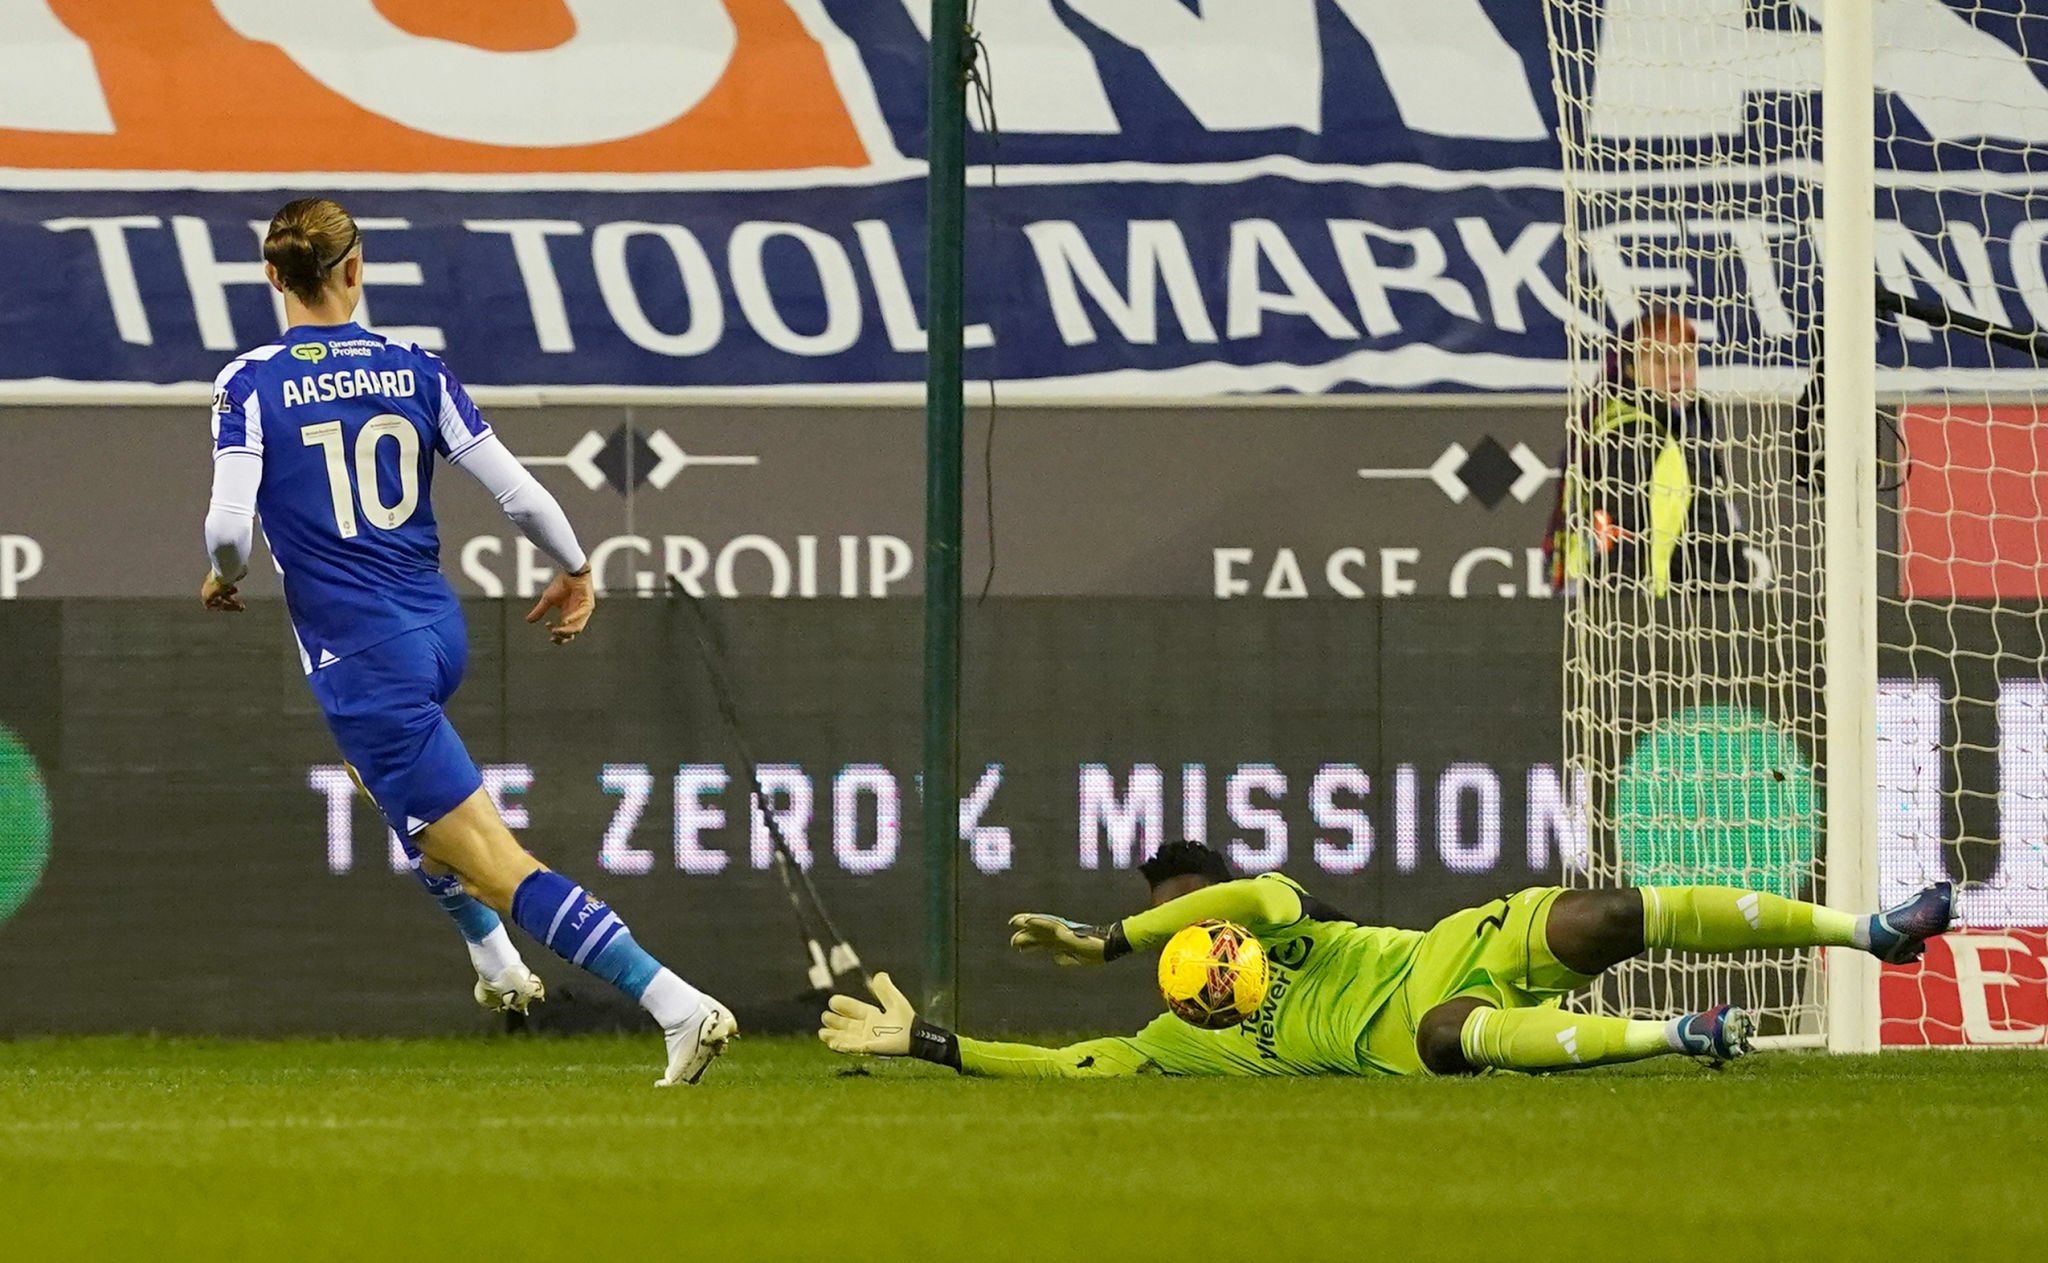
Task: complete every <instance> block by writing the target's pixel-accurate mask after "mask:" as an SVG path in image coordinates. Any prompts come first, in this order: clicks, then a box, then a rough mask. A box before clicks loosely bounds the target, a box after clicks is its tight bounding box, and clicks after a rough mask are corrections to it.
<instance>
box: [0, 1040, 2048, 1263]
mask: <svg viewBox="0 0 2048 1263" xmlns="http://www.w3.org/2000/svg"><path fill="white" fill-rule="evenodd" d="M656 1052H657V1049H656V1047H655V1042H654V1041H653V1040H652V1039H643V1040H617V1039H582V1040H435V1041H405V1042H294V1043H277V1044H254V1043H229V1042H210V1041H168V1040H166V1041H153V1040H137V1039H94V1040H47V1041H40V1040H39V1041H26V1042H21V1043H14V1044H0V1215H4V1219H0V1231H4V1232H6V1234H7V1241H6V1244H5V1246H0V1257H8V1258H20V1259H36V1260H49V1259H62V1258H91V1259H131V1258H133V1259H144V1258H146V1259H181V1258H193V1259H340V1258H348V1259H365V1260H370V1259H390V1258H452V1259H461V1260H465V1261H468V1260H475V1261H479V1263H481V1261H483V1260H492V1259H499V1258H515V1259H528V1258H550V1259H561V1260H573V1261H575V1263H585V1261H587V1263H608V1261H609V1260H614V1259H656V1258H659V1259H663V1260H675V1261H679V1263H681V1261H688V1260H693V1259H698V1258H711V1259H735V1260H740V1259H777V1258H791V1259H818V1260H831V1259H845V1260H850V1261H858V1263H870V1261H872V1263H884V1261H887V1260H895V1259H916V1260H924V1261H929V1263H940V1261H943V1260H951V1259H1004V1260H1046V1261H1047V1263H1067V1261H1068V1260H1085V1261H1095V1260H1100V1261H1102V1263H1125V1261H1128V1260H1133V1259H1151V1258H1177V1259H1184V1260H1186V1259H1210V1258H1215V1259H1263V1258H1282V1257H1287V1256H1289V1255H1291V1254H1299V1255H1301V1256H1302V1257H1304V1258H1320V1259H1484V1260H1488V1261H1489V1263H1505V1261H1506V1260H1514V1259H1524V1258H1536V1259H1547V1258H1560V1259H1571V1260H1578V1261H1582V1263H1583V1261H1585V1260H1593V1259H1604V1258H1626V1259H1632V1260H1640V1261H1648V1260H1656V1259H1666V1258H1679V1257H1687V1258H1701V1259H1709V1260H1735V1259H1741V1258H1774V1259H1775V1258H1788V1259H1819V1258H1856V1259H1859V1260H1885V1259H1894V1258H1900V1257H1906V1258H1916V1259H1917V1258H1929V1257H1932V1258H1976V1259H1994V1258H1996V1259H2006V1258H2027V1257H2033V1258H2039V1257H2043V1255H2042V1250H2043V1249H2044V1248H2048V1184H2044V1182H2043V1177H2044V1174H2048V1165H2044V1159H2048V1057H2044V1056H2043V1055H2042V1054H2039V1053H2027V1052H2006V1053H1931V1054H1900V1053H1893V1054H1887V1055H1885V1056H1883V1057H1879V1058H1867V1059H1829V1058H1825V1057H1821V1056H1813V1055H1797V1054H1777V1055H1764V1056H1759V1057H1757V1058H1756V1059H1754V1060H1753V1061H1750V1062H1748V1063H1745V1064H1742V1065H1740V1066H1737V1067H1735V1068H1732V1069H1730V1070H1727V1071H1724V1072H1722V1073H1719V1074H1713V1073H1708V1072H1706V1071H1704V1070H1701V1069H1699V1068H1696V1067H1694V1066H1693V1065H1691V1064H1689V1063H1682V1062H1675V1061H1666V1062H1657V1063H1647V1064H1645V1065H1642V1066H1638V1067H1632V1068H1629V1069H1626V1070H1621V1071H1594V1072H1587V1073H1580V1074H1576V1075H1561V1076H1555V1077H1551V1078H1545V1079H1534V1078H1521V1077H1514V1076H1497V1077H1493V1078H1489V1079H1484V1080H1477V1081H1438V1080H1337V1079H1319V1080H1203V1081H1193V1080H1166V1079H1157V1078H1147V1079H1141V1080H1130V1081H1125V1082H1112V1083H1030V1082H1003V1083H998V1082H989V1081H979V1080H961V1079H958V1078H956V1077H955V1076H954V1075H953V1074H952V1073H951V1072H948V1071H939V1070H935V1069H933V1068H931V1067H927V1066H921V1065H896V1064H889V1065H874V1066H873V1073H872V1074H868V1075H863V1076H858V1077H844V1076H842V1075H841V1074H840V1073H839V1072H840V1071H842V1070H844V1069H845V1068H846V1067H847V1066H848V1064H849V1063H846V1062H843V1061H840V1060H838V1059H835V1058H832V1057H831V1056H830V1054H827V1053H825V1052H824V1051H823V1050H822V1049H820V1048H819V1047H817V1046H816V1045H815V1044H811V1043H808V1042H806V1041H792V1040H752V1041H743V1042H742V1043H741V1044H739V1045H736V1046H735V1049H734V1051H733V1052H732V1053H731V1054H730V1055H729V1056H728V1057H727V1058H726V1059H725V1060H724V1061H723V1062H721V1063H720V1064H719V1065H718V1066H717V1067H716V1069H715V1070H714V1071H713V1073H712V1076H711V1077H710V1078H709V1079H707V1080H706V1082H705V1084H704V1085H703V1086H701V1087H698V1088H696V1089H691V1090H684V1091H675V1090H669V1091H659V1092H657V1091H656V1090H655V1089H654V1088H653V1087H651V1086H650V1083H651V1081H652V1080H653V1078H654V1077H655V1074H656V1066H655V1061H656V1055H655V1054H656ZM870 1064H872V1063H870Z"/></svg>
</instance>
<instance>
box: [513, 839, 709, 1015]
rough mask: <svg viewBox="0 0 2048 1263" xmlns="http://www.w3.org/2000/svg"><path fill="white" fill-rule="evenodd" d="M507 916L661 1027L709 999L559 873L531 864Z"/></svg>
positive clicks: (600, 902) (594, 898)
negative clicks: (628, 998) (631, 1000)
mask: <svg viewBox="0 0 2048 1263" xmlns="http://www.w3.org/2000/svg"><path fill="white" fill-rule="evenodd" d="M512 919H513V920H514V921H515V922H517V923H518V925H519V928H520V929H522V930H525V931H526V932H527V933H528V934H531V935H533V937H535V938H537V939H539V940H540V941H541V942H542V943H544V944H546V945H547V947H548V950H550V951H552V952H554V953H555V954H556V955H557V956H560V957H561V958H562V959H563V960H566V961H568V962H569V963H570V964H572V965H575V966H578V967H579V968H582V969H586V970H588V971H589V972H591V973H593V974H596V975H597V976H598V977H600V978H602V979H604V980H605V981H606V982H609V983H611V984H612V985H613V986H615V987H617V988H618V989H619V990H621V991H623V992H625V993H626V994H627V995H629V996H632V997H633V998H634V999H635V1000H638V1001H639V1002H640V1004H641V1007H643V1008H645V1009H646V1010H647V1011H648V1013H650V1014H652V1015H653V1017H654V1020H655V1021H656V1022H658V1023H659V1024H661V1026H663V1027H664V1028H666V1027H670V1026H674V1025H676V1024H677V1023H680V1022H683V1021H686V1020H688V1019H689V1018H690V1017H691V1016H692V1015H694V1014H696V1013H697V1012H698V1011H699V1010H700V1009H702V1008H703V1007H704V1006H705V1005H706V1004H708V1003H709V1000H708V999H707V998H706V997H705V995H704V993H703V992H701V991H699V990H697V989H696V988H695V987H693V986H691V985H690V984H689V983H687V982H684V981H683V980H682V979H681V978H679V977H677V976H676V975H675V974H674V973H672V972H670V971H669V970H667V969H664V968H662V966H661V962H660V961H658V960H656V959H654V957H652V956H650V955H648V954H647V951H646V949H645V948H642V947H641V946H640V944H638V943H636V942H634V941H633V935H632V933H631V932H630V931H629V930H627V929H626V923H625V922H624V921H621V920H620V919H619V914H618V913H616V912H613V911H612V910H611V908H610V907H609V906H607V905H606V903H605V901H604V900H602V899H599V898H598V897H597V896H596V895H593V894H591V893H590V892H589V891H587V890H585V889H584V888H583V887H581V886H579V885H577V884H576V883H575V882H573V881H570V880H569V879H568V878H567V877H564V876H562V875H561V874H560V873H556V872H551V871H549V870H548V869H545V868H542V869H536V870H535V871H534V872H532V873H531V874H529V875H528V876H527V878H526V880H525V881H523V882H520V883H519V889H518V890H516V891H514V892H513V893H512Z"/></svg>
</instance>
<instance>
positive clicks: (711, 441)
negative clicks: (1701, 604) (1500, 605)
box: [0, 404, 1564, 603]
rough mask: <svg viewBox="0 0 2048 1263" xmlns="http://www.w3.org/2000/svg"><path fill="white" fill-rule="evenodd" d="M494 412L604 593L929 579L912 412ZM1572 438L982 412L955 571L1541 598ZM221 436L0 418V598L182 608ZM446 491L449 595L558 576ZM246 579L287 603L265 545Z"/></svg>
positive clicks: (1178, 591)
mask: <svg viewBox="0 0 2048 1263" xmlns="http://www.w3.org/2000/svg"><path fill="white" fill-rule="evenodd" d="M489 415H490V419H491V421H492V423H493V425H494V426H495V427H496V428H497V430H498V433H499V434H500V435H501V436H502V437H503V438H504V440H505V443H506V445H507V446H508V447H509V448H510V449H511V450H512V451H513V453H514V454H516V455H517V456H519V457H520V458H521V459H522V460H524V461H525V462H526V463H527V464H528V465H529V466H531V467H532V468H533V469H534V470H535V473H536V474H537V476H538V477H539V478H540V479H541V480H542V481H543V482H544V483H545V484H546V485H547V487H548V488H549V490H551V491H552V492H554V494H555V495H556V496H557V497H559V498H560V500H561V501H562V504H563V506H564V508H565V509H566V510H567V511H568V514H569V517H570V519H571V521H573V522H574V523H575V524H576V528H577V531H578V534H579V536H580V537H581V538H582V539H583V541H584V542H585V544H586V546H587V547H588V548H589V549H590V551H591V553H592V557H593V561H594V564H595V565H596V568H597V574H598V582H599V584H600V585H601V586H602V588H603V590H604V591H605V592H606V594H607V595H614V596H621V595H635V594H645V595H650V596H651V595H656V594H658V593H659V592H660V590H661V586H662V584H663V582H664V576H667V575H675V576H677V578H678V580H679V581H680V582H682V583H683V584H684V585H685V586H686V587H688V588H689V589H690V590H691V591H694V592H698V593H703V594H712V595H719V596H777V597H783V598H786V599H789V600H793V601H805V602H808V601H826V602H845V601H871V600H874V599H876V598H880V597H888V596H906V595H914V594H916V593H918V592H919V591H921V590H922V563H923V557H924V520H923V477H924V475H923V460H924V417H923V414H922V413H921V412H919V411H916V410H913V409H911V408H829V409H828V408H782V407H750V408H744V409H713V408H706V407H695V408H644V407H643V408H633V409H625V408H556V407H548V408H538V409H533V408H497V409H490V410H489ZM1563 431H1564V416H1563V409H1562V408H1561V407H1547V408H1546V407H1495V408H1485V407H1477V408H1462V407H1455V408H1454V407H1421V406H1415V405H1402V406H1398V407H1396V406H1386V405H1380V406H1375V407H1372V408H1370V409H1366V408H1357V409H1353V408H1323V407H1317V408H1272V407H1260V406H1257V405H1254V404H1246V405H1245V406H1242V407H1229V408H1224V407H1204V408H1197V409H1172V408H1126V409H1115V410H1112V409H1100V408H1088V409H1083V408H1073V409H1069V408H1064V407H1045V408H1033V409H1029V410H1009V409H1002V410H998V412H997V413H996V414H995V415H993V416H991V415H989V414H988V413H987V412H986V411H985V410H983V409H979V408H977V409H976V410H975V412H974V415H973V416H971V418H970V420H969V424H968V439H967V446H968V452H967V465H968V467H969V468H970V469H971V470H972V471H974V472H973V473H972V474H971V475H970V477H969V479H968V484H969V485H968V489H967V492H966V495H967V507H966V515H967V528H966V531H965V535H966V538H965V541H964V545H965V553H964V565H965V571H964V573H965V575H966V576H967V583H968V585H969V587H970V589H971V590H974V591H976V592H978V591H980V589H981V588H982V587H983V586H984V585H985V586H987V587H988V589H989V591H991V592H992V593H994V594H996V595H1015V596H1116V595H1122V596H1152V597H1167V596H1175V597H1200V598H1207V599H1214V600H1226V601H1253V602H1295V603H1298V602H1301V601H1313V600H1363V599H1367V598H1374V597H1388V598H1405V597H1411V596H1432V595H1435V596H1453V597H1460V598H1468V599H1471V600H1473V601H1475V602H1477V601H1495V600H1517V601H1521V600H1530V599H1535V600H1544V599H1547V598H1549V597H1550V595H1551V592H1550V589H1549V586H1548V584H1547V582H1546V581H1545V573H1544V569H1543V565H1542V553H1541V541H1542V536H1543V530H1544V524H1545V522H1546V520H1547V518H1548V514H1549V511H1550V504H1551V500H1552V497H1553V495H1554V491H1555V482H1554V473H1553V469H1554V462H1555V460H1556V456H1557V451H1558V448H1559V446H1560V445H1561V443H1562V436H1563ZM991 443H993V449H992V450H991V449H990V444H991ZM210 447H211V444H210V441H209V439H208V428H207V414H206V411H205V409H204V407H203V406H195V407H193V408H192V409H191V410H190V411H179V412H168V411H166V410H164V409H143V408H129V409H125V410H124V409H99V408H10V409H6V410H5V411H4V412H0V450H5V451H6V452H7V453H8V455H9V459H8V460H6V461H0V600H4V599H7V598H9V597H17V598H18V597H65V596H167V597H178V598H180V599H186V598H189V597H190V595H191V594H192V593H193V592H194V591H196V590H197V586H196V585H197V584H198V582H199V579H200V578H201V577H202V576H203V574H204V567H205V564H206V561H205V556H204V550H203V548H202V545H201V541H200V523H201V521H202V519H203V518H204V516H205V513H206V498H207V488H208V486H209V482H210V478H211V470H210V465H209V459H210ZM434 477H435V479H436V484H435V486H434V487H433V489H432V502H433V506H434V513H435V516H436V519H437V521H438V522H439V525H440V536H441V556H442V567H443V569H444V571H445V572H446V573H447V575H448V577H449V579H450V580H451V581H453V582H454V584H455V585H456V588H457V590H458V591H460V592H462V593H463V594H465V595H472V596H484V597H496V596H509V597H530V596H532V595H533V594H534V593H536V592H538V591H539V590H540V588H541V587H543V586H545V585H546V583H547V580H548V578H549V577H550V573H551V571H550V568H549V566H548V563H547V561H546V559H545V558H544V557H542V556H540V555H539V554H538V553H537V552H536V551H535V550H534V548H533V546H532V545H531V544H530V543H528V542H527V541H526V540H525V539H524V538H523V537H521V536H520V534H519V532H518V531H517V529H516V528H514V527H513V526H512V525H511V523H509V522H508V521H506V519H505V517H504V515H503V514H502V513H501V512H500V511H499V509H498V506H497V504H496V502H495V501H493V500H492V499H491V498H490V497H489V496H488V495H485V494H483V492H482V491H481V489H479V488H477V487H476V486H474V485H473V484H472V483H471V480H470V479H469V477H468V476H467V475H465V474H463V473H461V472H460V471H458V470H456V469H453V468H449V467H446V466H442V467H440V468H438V469H437V470H436V472H435V475H434ZM991 482H992V483H993V486H994V488H995V497H994V507H993V513H991V512H990V507H989V499H988V494H987V487H988V486H989V485H990V483H991ZM991 545H993V548H994V552H993V554H991V552H990V548H991ZM250 590H251V591H252V592H253V593H255V594H256V595H258V596H260V597H262V596H270V595H274V594H275V593H276V592H277V591H278V584H277V580H276V576H275V574H274V572H273V567H272V565H271V563H270V561H269V559H268V557H267V556H264V557H259V558H258V559H257V561H256V564H255V567H254V573H253V576H252V579H251V581H250Z"/></svg>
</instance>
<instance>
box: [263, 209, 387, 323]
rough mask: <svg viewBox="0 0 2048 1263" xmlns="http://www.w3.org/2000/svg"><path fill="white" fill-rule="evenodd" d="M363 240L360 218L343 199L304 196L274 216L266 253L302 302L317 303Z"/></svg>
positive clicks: (268, 260)
mask: <svg viewBox="0 0 2048 1263" xmlns="http://www.w3.org/2000/svg"><path fill="white" fill-rule="evenodd" d="M362 239H363V234H362V232H361V230H360V229H358V228H357V227H356V221H355V220H354V219H353V218H351V217H350V215H349V213H348V212H347V211H345V210H343V209H342V208H341V205H340V204H339V203H337V202H334V201H331V200H329V199H327V198H324V197H302V198H300V199H299V200H298V201H296V202H288V203H286V204H285V206H284V209H282V210H280V211H278V212H277V214H276V215H274V216H272V217H271V220H270V231H269V232H268V233H266V234H264V237H263V258H264V261H265V262H267V263H269V264H270V266H272V267H274V268H276V269H277V279H278V280H279V281H282V282H283V283H284V287H285V288H286V289H288V290H290V291H291V292H292V293H293V294H296V295H297V296H298V297H299V299H300V301H302V302H306V303H316V302H318V301H320V293H321V291H322V290H324V289H326V288H327V281H328V278H329V277H330V276H331V275H333V272H334V269H335V268H337V267H339V266H340V265H341V261H342V260H343V259H346V258H347V257H348V256H349V255H350V254H352V253H354V252H355V248H356V246H357V245H358V244H360V243H361V241H362Z"/></svg>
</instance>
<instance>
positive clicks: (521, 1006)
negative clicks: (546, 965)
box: [472, 964, 548, 1014]
mask: <svg viewBox="0 0 2048 1263" xmlns="http://www.w3.org/2000/svg"><path fill="white" fill-rule="evenodd" d="M472 994H474V995H475V996H476V1002H477V1003H478V1004H479V1005H481V1006H483V1008H484V1009H485V1010H486V1011H488V1012H491V1013H519V1014H524V1013H525V1012H526V1010H527V1009H528V1008H529V1007H531V1006H532V1004H533V1002H534V1001H535V1000H545V999H547V998H548V988H547V984H546V983H544V982H542V981H541V980H540V975H539V974H537V973H535V972H533V971H532V970H531V969H528V968H527V967H526V966H525V965H523V964H521V965H512V966H510V967H508V968H506V969H505V970H504V971H502V972H501V973H499V974H498V975H497V976H496V977H494V978H486V977H484V976H483V975H481V974H479V975H477V980H476V990H475V991H474V992H473V993H472Z"/></svg>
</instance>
